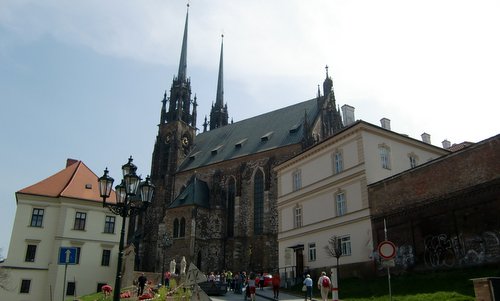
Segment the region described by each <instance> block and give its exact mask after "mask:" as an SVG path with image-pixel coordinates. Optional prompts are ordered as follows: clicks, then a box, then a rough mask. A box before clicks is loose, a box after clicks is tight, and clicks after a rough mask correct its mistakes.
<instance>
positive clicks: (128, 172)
mask: <svg viewBox="0 0 500 301" xmlns="http://www.w3.org/2000/svg"><path fill="white" fill-rule="evenodd" d="M132 161H133V159H132V156H130V158H129V159H128V163H127V164H125V165H123V166H122V171H123V180H122V181H121V183H120V184H119V185H117V186H115V193H116V202H115V203H109V202H106V199H107V198H109V196H110V195H111V190H112V187H113V182H114V180H113V178H112V177H110V176H109V175H108V168H106V169H105V170H104V175H103V176H102V177H100V178H99V192H100V194H101V197H102V206H103V207H108V208H109V210H110V211H111V212H113V213H114V214H116V215H119V216H121V217H122V228H121V232H120V244H119V254H118V264H117V267H116V280H115V288H114V291H113V301H119V300H120V290H121V280H122V261H123V245H124V239H125V221H126V219H127V217H131V216H135V215H137V214H138V213H140V212H142V211H144V210H146V208H147V207H148V206H149V204H150V203H151V200H152V198H153V192H154V188H155V187H154V185H153V184H151V181H150V178H149V176H147V177H146V180H145V181H144V182H142V183H141V177H139V176H138V175H137V174H136V173H135V171H136V170H137V166H135V165H134V164H133V163H132ZM137 194H140V199H139V198H138V197H136V196H137Z"/></svg>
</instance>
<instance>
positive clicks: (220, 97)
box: [210, 35, 229, 130]
mask: <svg viewBox="0 0 500 301" xmlns="http://www.w3.org/2000/svg"><path fill="white" fill-rule="evenodd" d="M223 49H224V35H222V41H221V45H220V61H219V77H218V80H217V96H216V98H215V105H214V104H212V109H211V111H210V129H211V130H213V129H216V128H220V127H222V126H225V125H227V120H228V118H229V116H228V112H227V104H226V105H224V78H223V73H222V71H223V61H222V58H223Z"/></svg>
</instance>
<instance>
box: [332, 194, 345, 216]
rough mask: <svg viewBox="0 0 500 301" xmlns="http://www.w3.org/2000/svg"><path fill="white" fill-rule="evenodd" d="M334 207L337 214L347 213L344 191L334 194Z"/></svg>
mask: <svg viewBox="0 0 500 301" xmlns="http://www.w3.org/2000/svg"><path fill="white" fill-rule="evenodd" d="M335 209H336V210H337V216H342V215H344V214H346V213H347V204H346V200H345V193H343V192H339V193H337V195H335Z"/></svg>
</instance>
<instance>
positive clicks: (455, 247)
mask: <svg viewBox="0 0 500 301" xmlns="http://www.w3.org/2000/svg"><path fill="white" fill-rule="evenodd" d="M423 250H424V253H423V264H425V266H426V267H427V268H432V269H437V268H455V267H460V266H473V265H480V264H485V263H491V262H498V261H500V231H498V230H493V231H485V232H482V233H479V234H471V235H464V234H459V235H457V236H451V235H448V234H436V235H429V236H427V237H425V238H424V241H423ZM418 255H421V254H418ZM419 258H421V257H420V256H419ZM372 259H373V260H374V261H375V262H376V264H377V267H378V268H379V269H383V268H384V267H383V265H382V259H381V258H380V256H379V255H378V253H377V251H374V252H373V253H372ZM394 263H395V266H396V267H397V268H400V269H403V270H408V269H409V268H411V267H413V266H415V265H417V264H422V263H421V262H418V260H417V254H416V252H415V248H414V247H413V246H412V245H409V244H402V245H399V246H397V247H396V256H395V258H394Z"/></svg>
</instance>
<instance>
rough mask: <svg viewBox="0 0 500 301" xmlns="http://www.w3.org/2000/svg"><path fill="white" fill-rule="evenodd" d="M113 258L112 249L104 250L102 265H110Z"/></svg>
mask: <svg viewBox="0 0 500 301" xmlns="http://www.w3.org/2000/svg"><path fill="white" fill-rule="evenodd" d="M110 258H111V250H102V257H101V265H102V266H105V267H107V266H109V260H110Z"/></svg>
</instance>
